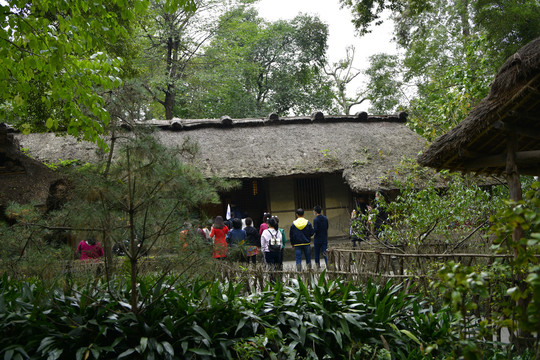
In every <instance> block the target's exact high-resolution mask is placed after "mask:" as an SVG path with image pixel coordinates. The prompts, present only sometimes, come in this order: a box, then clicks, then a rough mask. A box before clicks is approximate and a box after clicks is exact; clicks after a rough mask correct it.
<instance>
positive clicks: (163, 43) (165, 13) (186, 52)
mask: <svg viewBox="0 0 540 360" xmlns="http://www.w3.org/2000/svg"><path fill="white" fill-rule="evenodd" d="M249 1H250V0H246V1H243V0H239V1H238V2H239V3H243V2H249ZM194 2H195V5H196V11H192V9H190V8H187V9H186V8H172V7H171V6H170V5H169V4H168V2H167V0H152V1H151V13H150V16H149V17H148V18H147V19H146V21H144V22H142V28H143V37H144V39H145V40H146V41H145V43H144V44H143V46H144V48H145V51H144V53H145V56H144V57H143V59H142V60H143V61H144V63H146V65H147V67H146V69H147V73H146V75H147V76H146V77H145V79H144V80H143V85H144V87H145V88H146V89H147V90H148V92H149V93H150V94H151V96H152V97H153V99H154V101H156V102H157V103H159V104H161V105H162V106H163V110H164V113H165V114H164V115H165V118H166V119H172V118H173V116H174V108H175V105H176V103H177V98H178V97H179V96H181V95H182V91H181V89H183V88H185V85H186V77H187V69H188V67H189V66H190V64H191V62H192V61H195V59H196V57H197V56H198V55H199V53H200V49H201V47H202V46H203V45H204V44H205V43H206V42H207V41H208V40H209V39H210V38H211V37H212V36H213V35H214V34H215V33H216V31H217V30H218V27H219V25H220V24H219V23H218V22H216V21H215V19H216V18H218V17H219V15H220V14H221V13H223V12H224V11H226V10H227V9H228V7H229V6H232V5H231V4H234V3H236V2H237V1H232V2H229V1H224V0H194Z"/></svg>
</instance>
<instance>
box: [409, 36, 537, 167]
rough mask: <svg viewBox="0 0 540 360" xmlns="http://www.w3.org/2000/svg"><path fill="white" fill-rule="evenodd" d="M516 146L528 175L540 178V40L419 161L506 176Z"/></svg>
mask: <svg viewBox="0 0 540 360" xmlns="http://www.w3.org/2000/svg"><path fill="white" fill-rule="evenodd" d="M512 138H513V139H515V140H517V148H516V149H515V150H514V151H513V152H515V153H516V164H517V167H518V169H519V173H520V174H523V175H540V37H539V38H536V39H535V40H533V41H531V42H530V43H528V44H527V45H525V46H524V47H523V48H521V49H520V50H519V51H518V52H517V53H515V54H514V55H513V56H511V57H510V58H509V59H508V60H507V61H506V62H505V64H504V65H503V66H502V67H501V69H500V70H499V73H498V74H497V77H496V78H495V80H494V82H493V84H492V85H491V92H490V94H489V96H488V97H486V98H485V99H483V100H482V101H481V102H480V104H478V106H476V107H475V108H474V109H473V110H472V111H471V112H470V114H469V116H468V117H467V118H466V119H465V120H463V121H462V122H461V123H460V124H459V125H458V126H456V127H455V128H454V129H452V130H451V131H450V132H448V133H446V134H444V135H442V136H441V137H439V138H438V139H436V140H435V141H434V142H433V144H432V145H431V146H430V147H429V149H428V150H427V151H426V152H425V153H424V154H423V155H421V156H420V157H419V158H418V162H419V163H420V164H421V165H423V166H430V167H433V168H436V169H450V170H453V171H454V170H458V171H462V172H476V173H486V174H502V173H504V172H505V171H506V160H507V159H506V158H507V155H506V154H507V153H508V151H507V147H508V145H509V144H511V143H512V142H514V140H510V141H509V139H512Z"/></svg>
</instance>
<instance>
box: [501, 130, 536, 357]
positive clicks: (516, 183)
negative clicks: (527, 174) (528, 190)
mask: <svg viewBox="0 0 540 360" xmlns="http://www.w3.org/2000/svg"><path fill="white" fill-rule="evenodd" d="M517 151H518V140H517V134H515V133H512V132H510V133H508V136H507V144H506V181H507V182H508V190H509V192H510V200H513V201H520V200H522V199H523V194H522V189H521V181H520V179H519V171H518V167H517V163H516V153H517ZM522 236H523V228H522V227H521V225H519V224H518V225H517V226H516V228H515V229H514V231H513V232H512V244H513V245H514V260H516V259H517V257H518V255H519V251H520V250H522V251H525V250H526V246H525V245H517V244H518V243H519V239H521V237H522ZM509 246H510V245H509ZM524 280H525V279H524V276H523V274H521V272H519V271H518V273H517V274H516V279H514V281H515V282H516V284H517V286H518V287H519V289H520V290H521V291H524V290H525V288H526V284H525V281H524ZM530 300H531V295H529V296H527V298H526V299H521V298H520V299H519V300H517V301H516V309H517V311H518V312H520V316H521V317H522V318H526V316H527V306H528V304H529V302H530ZM530 337H531V334H530V333H529V332H528V331H526V330H523V329H520V328H519V327H518V329H517V334H516V336H515V337H514V336H511V337H510V338H511V339H512V340H511V341H512V343H514V345H515V346H516V347H517V348H518V349H524V348H527V346H528V344H527V342H528V340H529V339H530Z"/></svg>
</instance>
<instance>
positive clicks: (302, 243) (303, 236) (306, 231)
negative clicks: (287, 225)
mask: <svg viewBox="0 0 540 360" xmlns="http://www.w3.org/2000/svg"><path fill="white" fill-rule="evenodd" d="M295 215H296V220H294V222H293V223H292V225H291V229H290V230H289V239H290V242H291V245H292V247H293V248H294V255H295V258H296V270H298V271H302V254H304V258H305V259H306V267H307V268H308V269H311V237H312V236H313V226H311V223H310V222H309V221H308V219H306V218H305V217H304V209H298V210H296V213H295Z"/></svg>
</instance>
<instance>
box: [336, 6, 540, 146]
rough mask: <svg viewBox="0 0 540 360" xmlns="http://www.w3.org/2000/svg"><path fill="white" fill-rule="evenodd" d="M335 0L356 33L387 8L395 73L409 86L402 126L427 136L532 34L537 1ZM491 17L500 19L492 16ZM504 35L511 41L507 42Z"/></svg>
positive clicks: (483, 90) (483, 87)
mask: <svg viewBox="0 0 540 360" xmlns="http://www.w3.org/2000/svg"><path fill="white" fill-rule="evenodd" d="M341 3H342V5H343V6H347V7H350V8H351V9H352V10H353V16H354V23H355V25H356V26H357V29H358V31H359V33H360V34H367V33H369V31H370V28H369V26H370V25H371V24H373V23H375V24H379V23H380V22H381V14H382V12H383V11H384V10H387V11H388V10H389V11H390V12H391V13H392V17H393V19H394V21H395V24H396V26H395V31H394V35H395V40H396V41H397V43H398V45H399V46H400V47H401V48H402V49H403V50H404V59H403V61H402V62H400V64H402V65H401V66H402V73H403V78H404V81H405V84H408V85H414V86H415V87H416V89H417V91H416V93H415V94H414V95H413V97H414V98H413V99H412V101H411V103H410V104H409V111H410V113H411V114H412V116H411V117H410V118H409V120H410V121H409V125H410V126H412V127H413V128H414V129H415V130H417V131H418V132H419V133H420V134H422V135H424V136H426V137H427V138H432V137H435V136H437V135H440V134H441V133H444V132H446V131H447V130H448V128H449V127H452V126H454V125H455V124H457V123H458V122H460V121H461V120H462V119H463V118H464V117H465V116H466V115H467V114H468V112H469V111H470V109H471V107H472V106H474V105H475V104H476V103H478V102H479V101H480V100H481V99H482V98H483V97H484V96H486V94H487V91H488V87H489V82H490V80H491V79H492V78H493V76H494V75H495V73H496V71H497V69H498V68H499V66H500V65H501V64H502V62H503V61H504V59H505V58H506V57H507V56H508V55H509V54H511V53H512V52H513V51H515V50H516V49H517V48H519V47H521V46H523V45H524V44H525V43H527V42H528V41H530V40H532V38H534V37H535V36H537V35H538V31H537V30H534V29H537V27H538V26H539V25H537V24H538V22H539V21H536V23H535V24H530V22H531V19H532V21H535V19H539V18H538V17H539V16H540V15H538V14H540V3H538V2H531V1H526V0H523V1H521V0H520V1H518V2H517V3H518V5H517V6H513V2H510V1H503V2H500V1H495V0H429V1H417V0H341ZM498 18H500V19H501V21H500V24H501V25H500V26H499V22H498V21H494V20H496V19H498ZM495 24H497V25H495ZM529 25H531V26H529ZM531 28H532V29H533V30H532V31H530V29H531ZM535 31H536V33H535ZM509 41H513V42H514V43H513V44H512V46H510V47H509V46H508V42H509ZM501 44H502V45H501ZM503 48H504V51H502V49H503ZM502 53H504V55H502ZM488 59H495V61H493V60H491V61H489V60H488ZM396 91H397V89H396ZM405 92H406V91H405ZM409 93H410V92H409Z"/></svg>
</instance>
